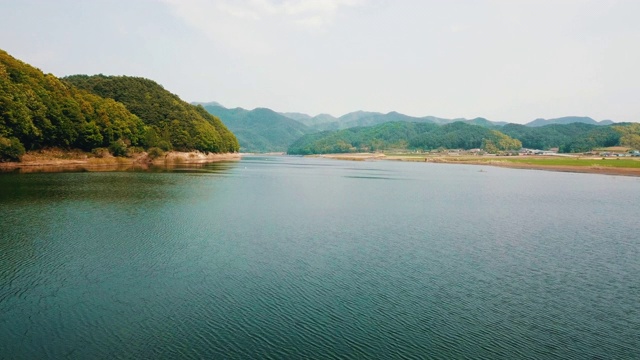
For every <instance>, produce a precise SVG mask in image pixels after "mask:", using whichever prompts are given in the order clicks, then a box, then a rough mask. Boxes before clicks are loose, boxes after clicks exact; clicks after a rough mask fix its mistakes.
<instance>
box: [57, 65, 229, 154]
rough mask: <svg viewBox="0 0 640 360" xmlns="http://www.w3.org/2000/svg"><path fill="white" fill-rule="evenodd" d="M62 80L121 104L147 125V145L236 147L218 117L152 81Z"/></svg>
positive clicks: (205, 148)
mask: <svg viewBox="0 0 640 360" xmlns="http://www.w3.org/2000/svg"><path fill="white" fill-rule="evenodd" d="M63 80H64V81H66V82H67V83H69V84H72V85H74V86H77V87H79V88H81V89H84V90H88V91H91V92H92V93H94V94H96V95H99V96H102V97H105V98H110V99H114V100H116V101H118V102H120V103H122V104H124V105H125V106H126V107H127V109H129V110H130V111H131V112H132V113H134V114H135V115H137V116H138V117H139V118H140V119H142V121H143V122H144V123H145V124H146V125H148V128H147V134H146V139H147V143H148V145H149V146H159V147H164V148H173V149H177V150H191V149H197V150H201V151H206V152H214V153H220V152H235V151H238V149H239V145H238V141H237V139H236V137H235V136H234V134H233V133H232V132H231V131H229V129H227V127H226V126H225V125H224V124H223V123H222V122H221V121H220V119H218V118H216V117H215V116H212V115H211V114H209V113H208V112H207V111H205V110H204V108H203V107H202V106H194V105H191V104H189V103H187V102H185V101H182V100H181V99H180V98H179V97H178V96H177V95H175V94H172V93H170V92H169V91H167V90H165V89H164V88H163V87H162V86H161V85H159V84H158V83H156V82H154V81H152V80H149V79H144V78H139V77H129V76H105V75H93V76H87V75H73V76H68V77H65V78H64V79H63Z"/></svg>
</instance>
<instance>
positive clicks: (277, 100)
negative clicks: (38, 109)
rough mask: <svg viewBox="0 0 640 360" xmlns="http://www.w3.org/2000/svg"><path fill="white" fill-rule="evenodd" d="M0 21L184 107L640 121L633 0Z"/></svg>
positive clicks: (74, 9)
mask: <svg viewBox="0 0 640 360" xmlns="http://www.w3.org/2000/svg"><path fill="white" fill-rule="evenodd" d="M0 19H1V21H0V48H1V49H3V50H5V51H7V52H9V54H11V55H12V56H14V57H17V58H19V59H21V60H23V61H25V62H27V63H30V64H32V65H34V66H36V67H38V68H40V69H41V70H42V71H44V72H45V73H53V74H54V75H56V76H65V75H71V74H98V73H102V74H106V75H130V76H141V77H146V78H150V79H152V80H155V81H157V82H158V83H160V84H162V85H163V86H164V87H165V89H167V90H169V91H171V92H172V93H175V94H177V95H178V96H180V97H181V98H182V99H183V100H186V101H189V102H191V101H218V102H220V103H221V104H223V105H224V106H226V107H238V106H239V107H243V108H247V109H253V108H255V107H268V108H271V109H273V110H276V111H283V112H284V111H292V112H293V111H295V112H303V113H307V114H310V115H316V114H318V113H329V114H332V115H334V116H340V115H343V114H345V113H348V112H351V111H355V110H367V111H379V112H385V113H386V112H389V111H398V112H401V113H404V114H408V115H413V116H426V115H433V116H438V117H445V118H457V117H466V118H474V117H478V116H480V117H485V118H488V119H490V120H494V121H509V122H514V123H525V122H529V121H531V120H533V119H535V118H539V117H542V118H554V117H561V116H569V115H576V116H590V117H592V118H594V119H596V120H604V119H612V120H614V121H617V122H621V121H636V122H637V121H640V0H619V1H618V0H555V1H554V0H522V1H520V0H438V1H436V0H395V1H392V0H215V1H214V0H212V1H207V0H111V1H107V0H93V1H91V0H83V1H81V0H0Z"/></svg>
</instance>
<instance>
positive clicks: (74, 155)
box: [0, 149, 241, 173]
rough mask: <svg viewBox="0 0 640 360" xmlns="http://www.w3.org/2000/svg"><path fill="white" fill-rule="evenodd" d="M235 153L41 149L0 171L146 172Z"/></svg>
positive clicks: (0, 165)
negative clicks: (99, 152) (153, 156)
mask: <svg viewBox="0 0 640 360" xmlns="http://www.w3.org/2000/svg"><path fill="white" fill-rule="evenodd" d="M240 158H241V155H240V154H238V153H224V154H214V153H208V154H206V153H202V152H199V151H193V152H179V151H170V152H167V153H165V154H164V155H163V156H160V157H158V158H156V159H151V158H150V157H149V154H147V153H146V152H141V153H137V154H134V155H133V156H132V157H128V158H123V157H113V156H110V155H107V156H104V157H95V156H93V155H92V154H90V153H85V152H81V151H61V150H55V149H54V150H42V151H31V152H28V153H26V154H25V155H24V156H23V157H22V161H21V162H5V163H0V172H13V171H15V172H21V173H30V172H57V171H126V170H133V169H148V168H149V167H163V166H167V167H173V166H179V165H182V164H185V165H186V164H206V163H210V162H218V161H237V160H240Z"/></svg>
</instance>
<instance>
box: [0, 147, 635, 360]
mask: <svg viewBox="0 0 640 360" xmlns="http://www.w3.org/2000/svg"><path fill="white" fill-rule="evenodd" d="M481 169H482V170H484V171H483V172H480V171H479V170H481ZM639 201H640V179H639V178H630V177H616V176H604V175H594V174H571V173H554V172H545V171H531V170H516V169H503V168H489V167H479V166H466V165H448V164H424V163H400V162H385V161H380V162H347V161H336V160H325V159H306V158H297V157H248V158H245V159H243V160H242V161H240V162H234V163H218V164H211V165H207V166H204V167H197V168H188V167H187V168H182V169H173V170H172V171H166V172H105V173H60V174H1V175H0V358H8V359H13V358H17V359H35V358H73V359H75V358H77V359H85V358H96V357H97V358H154V359H155V358H238V359H246V358H277V359H281V358H305V357H306V358H380V359H389V358H443V359H449V358H505V359H514V358H575V359H584V358H603V359H604V358H616V359H624V358H627V359H634V358H640V302H639V301H638V299H640V281H638V279H640V235H638V234H639V230H640V228H639V226H638V205H637V204H638V203H639Z"/></svg>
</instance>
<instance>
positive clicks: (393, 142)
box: [288, 122, 522, 155]
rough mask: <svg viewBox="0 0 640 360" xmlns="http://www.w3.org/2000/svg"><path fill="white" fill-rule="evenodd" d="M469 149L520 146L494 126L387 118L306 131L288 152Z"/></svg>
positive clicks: (509, 148) (512, 147)
mask: <svg viewBox="0 0 640 360" xmlns="http://www.w3.org/2000/svg"><path fill="white" fill-rule="evenodd" d="M440 147H442V148H447V149H460V148H462V149H473V148H485V149H487V150H489V151H494V152H495V151H501V150H515V149H520V148H521V147H522V144H521V143H520V141H518V140H516V139H513V138H511V137H509V136H507V135H505V134H503V133H501V132H499V131H497V130H491V129H488V128H486V127H482V126H478V125H470V124H466V123H464V122H454V123H450V124H446V125H436V124H433V123H410V122H388V123H384V124H381V125H376V126H369V127H355V128H349V129H344V130H338V131H325V132H321V133H316V134H310V135H306V136H304V137H302V138H300V139H299V140H298V141H296V142H295V143H293V144H292V145H291V146H290V147H289V150H288V153H289V154H296V155H307V154H327V153H347V152H356V151H379V150H394V149H396V150H405V149H426V150H430V149H436V148H440Z"/></svg>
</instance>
